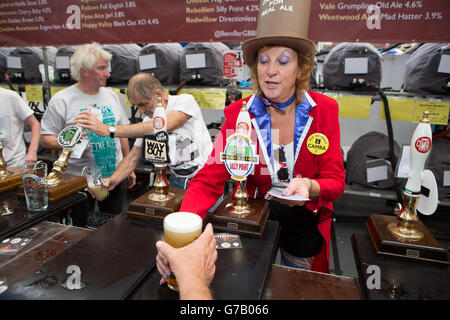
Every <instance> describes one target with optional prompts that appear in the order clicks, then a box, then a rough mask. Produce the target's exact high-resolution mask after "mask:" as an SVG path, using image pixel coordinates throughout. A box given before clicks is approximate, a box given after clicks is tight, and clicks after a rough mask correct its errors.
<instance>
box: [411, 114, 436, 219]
mask: <svg viewBox="0 0 450 320" xmlns="http://www.w3.org/2000/svg"><path fill="white" fill-rule="evenodd" d="M428 115H429V113H428V111H425V112H424V115H423V119H422V120H421V121H420V123H419V124H418V125H417V128H416V130H415V131H414V133H413V136H412V139H411V148H410V153H411V154H410V156H411V160H410V161H411V163H410V168H409V174H408V180H407V182H406V186H405V190H404V193H405V194H408V195H410V196H414V197H419V200H418V202H417V210H418V211H419V212H420V213H422V214H424V215H431V214H433V213H434V212H435V211H436V209H437V205H438V202H439V201H438V193H437V184H436V178H435V177H434V175H433V172H431V171H430V170H424V168H425V162H426V160H427V158H428V156H429V154H430V151H431V144H432V133H431V125H430V121H429V120H428ZM422 186H423V187H425V188H426V189H427V190H428V193H427V194H421V190H422Z"/></svg>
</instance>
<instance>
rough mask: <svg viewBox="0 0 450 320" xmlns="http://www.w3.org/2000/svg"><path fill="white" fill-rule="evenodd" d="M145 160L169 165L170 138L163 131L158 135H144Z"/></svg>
mask: <svg viewBox="0 0 450 320" xmlns="http://www.w3.org/2000/svg"><path fill="white" fill-rule="evenodd" d="M143 140H144V148H143V153H144V155H143V158H144V161H146V162H151V163H169V144H168V141H169V136H168V134H167V132H164V131H161V132H158V133H157V134H150V135H144V137H143Z"/></svg>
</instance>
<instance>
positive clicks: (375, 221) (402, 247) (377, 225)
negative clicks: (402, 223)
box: [366, 214, 449, 265]
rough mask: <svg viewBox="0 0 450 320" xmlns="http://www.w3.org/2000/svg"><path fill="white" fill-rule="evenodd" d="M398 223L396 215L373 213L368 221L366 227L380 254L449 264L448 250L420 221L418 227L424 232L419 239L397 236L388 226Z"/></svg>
mask: <svg viewBox="0 0 450 320" xmlns="http://www.w3.org/2000/svg"><path fill="white" fill-rule="evenodd" d="M391 223H397V217H396V216H386V215H377V214H372V215H370V216H369V219H367V221H366V228H367V231H368V233H369V235H370V238H371V240H372V243H373V245H374V247H375V250H376V251H377V253H378V254H381V255H386V256H396V257H399V258H404V259H408V260H415V261H422V262H427V263H438V264H444V265H448V264H449V262H448V258H447V252H446V251H445V249H443V248H442V247H441V245H440V244H439V242H437V240H436V239H435V238H434V237H433V235H432V234H431V233H430V232H429V231H428V229H427V228H426V226H425V225H424V224H423V223H422V222H421V221H419V222H418V223H417V224H416V229H417V230H418V231H420V232H422V233H423V234H424V237H423V238H422V239H421V240H418V241H406V240H403V239H400V238H397V237H395V236H394V235H393V234H392V233H391V232H389V230H388V229H387V226H388V225H389V224H391Z"/></svg>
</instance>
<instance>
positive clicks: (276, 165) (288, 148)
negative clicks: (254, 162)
mask: <svg viewBox="0 0 450 320" xmlns="http://www.w3.org/2000/svg"><path fill="white" fill-rule="evenodd" d="M272 148H273V150H272V154H273V155H274V156H273V157H272V158H273V169H274V176H273V177H272V185H275V186H279V187H287V185H288V184H289V182H290V181H291V180H292V175H293V172H294V142H291V143H289V144H287V145H285V146H283V150H284V154H285V159H286V161H285V163H280V162H279V161H277V159H276V157H275V152H280V150H279V149H280V148H281V147H280V146H279V145H277V144H275V143H273V142H272ZM282 167H286V169H287V171H288V174H289V177H288V179H286V180H280V179H279V178H278V175H277V173H278V171H279V170H280V169H281V168H282Z"/></svg>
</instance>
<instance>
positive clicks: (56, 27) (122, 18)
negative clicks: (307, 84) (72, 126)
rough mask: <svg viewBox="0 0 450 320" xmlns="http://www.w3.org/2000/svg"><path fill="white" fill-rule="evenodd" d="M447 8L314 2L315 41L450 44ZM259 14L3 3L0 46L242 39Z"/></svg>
mask: <svg viewBox="0 0 450 320" xmlns="http://www.w3.org/2000/svg"><path fill="white" fill-rule="evenodd" d="M267 1H269V2H270V3H271V6H274V7H280V6H284V5H285V4H284V0H267ZM299 1H300V0H299ZM449 11H450V5H449V0H426V1H425V0H423V1H408V0H399V1H391V0H390V1H375V0H365V1H363V0H327V1H325V0H324V1H322V0H313V1H312V2H311V13H310V28H309V38H310V39H312V40H313V41H334V42H342V41H352V42H353V41H367V42H378V43H380V42H383V43H384V42H413V41H416V42H450V33H449V32H448V30H449V27H450V23H449V16H450V12H449ZM258 12H259V0H166V1H156V0H153V1H150V0H133V1H121V0H57V1H56V0H2V1H0V46H4V47H25V46H45V45H52V46H61V45H76V44H83V43H88V42H92V41H97V42H99V43H105V44H113V43H143V44H147V43H152V42H153V43H157V42H209V41H216V42H241V41H245V40H247V39H250V38H253V37H255V36H256V26H257V19H258Z"/></svg>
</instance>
